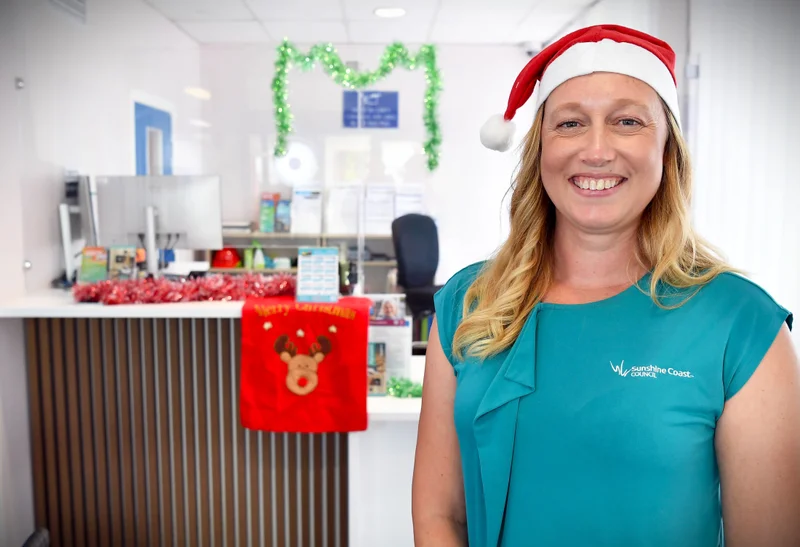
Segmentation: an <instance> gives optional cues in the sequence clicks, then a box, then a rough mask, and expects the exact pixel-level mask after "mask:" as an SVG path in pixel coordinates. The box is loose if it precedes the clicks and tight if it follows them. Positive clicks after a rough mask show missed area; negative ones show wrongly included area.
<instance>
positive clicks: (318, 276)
mask: <svg viewBox="0 0 800 547" xmlns="http://www.w3.org/2000/svg"><path fill="white" fill-rule="evenodd" d="M296 299H297V301H298V302H327V303H330V302H338V301H339V249H338V248H337V247H300V248H299V249H298V250H297V292H296Z"/></svg>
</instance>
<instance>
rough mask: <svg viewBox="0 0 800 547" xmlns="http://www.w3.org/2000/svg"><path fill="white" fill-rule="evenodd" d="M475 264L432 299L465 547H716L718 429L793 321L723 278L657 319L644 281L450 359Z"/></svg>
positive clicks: (550, 309) (551, 310) (758, 293)
mask: <svg viewBox="0 0 800 547" xmlns="http://www.w3.org/2000/svg"><path fill="white" fill-rule="evenodd" d="M481 266H482V264H474V265H472V266H469V267H467V268H465V269H464V270H462V271H460V272H459V273H457V274H456V275H455V276H453V277H452V278H451V279H450V281H449V282H448V283H447V284H446V285H445V286H444V287H443V288H442V289H440V291H439V292H438V293H437V294H436V296H435V305H436V317H437V324H438V329H439V336H440V339H441V344H442V348H443V349H444V353H445V355H446V356H447V357H448V359H449V360H450V362H451V363H452V364H453V368H454V372H455V375H456V377H457V389H456V397H455V409H454V420H455V427H456V431H457V434H458V440H459V445H460V451H461V464H462V470H463V476H464V492H465V498H466V507H467V528H468V535H469V545H470V547H497V546H502V547H506V546H507V547H525V546H529V545H530V546H537V547H539V546H541V547H550V546H552V547H571V546H588V545H591V546H593V547H594V546H609V547H611V546H614V547H619V546H636V547H644V546H650V547H675V546H680V547H695V546H696V547H715V546H718V545H722V543H723V538H722V526H721V509H720V496H719V486H720V485H719V472H718V469H717V463H716V454H715V449H714V430H715V426H716V422H717V420H718V419H719V417H720V416H721V414H722V410H723V407H724V405H725V401H726V400H728V399H729V398H730V397H732V396H733V395H735V394H736V392H738V391H739V390H740V389H741V388H742V386H743V385H744V384H745V383H746V382H747V380H748V379H749V378H750V376H751V375H752V374H753V372H754V371H755V369H756V367H757V366H758V364H759V363H760V362H761V360H762V358H763V357H764V354H765V353H766V351H767V349H768V348H769V347H770V345H771V344H772V342H773V340H774V339H775V337H776V335H777V333H778V331H779V329H780V327H781V326H782V324H783V323H784V322H786V323H787V324H788V325H789V327H790V328H791V326H792V315H791V314H790V313H789V312H788V311H787V310H786V309H784V308H783V307H781V306H780V305H778V304H777V303H776V302H775V301H774V300H773V299H772V298H771V297H770V296H769V295H768V294H767V293H766V292H765V291H764V290H762V289H761V288H760V287H758V286H757V285H755V284H754V283H752V282H750V281H748V280H746V279H744V278H742V277H740V276H737V275H734V274H723V275H720V276H718V277H717V278H716V279H715V280H714V281H712V282H710V283H709V284H707V285H706V286H704V287H703V288H702V289H700V291H699V292H698V293H697V294H696V295H694V296H693V297H692V298H691V299H690V300H688V302H686V303H685V304H683V305H682V306H681V307H679V308H677V309H674V310H665V309H662V308H659V307H657V306H656V305H655V304H654V303H653V301H652V299H651V298H650V296H649V295H648V294H646V292H647V287H648V283H649V279H648V276H645V278H643V279H642V280H640V283H639V287H637V286H632V287H630V288H629V289H627V290H625V291H624V292H622V293H620V294H618V295H616V296H613V297H611V298H608V299H606V300H602V301H599V302H593V303H589V304H579V305H562V304H550V303H542V304H539V305H538V306H536V308H535V309H534V310H533V312H532V313H531V314H530V316H529V317H528V319H527V321H526V323H525V325H524V327H523V330H522V332H521V333H520V335H519V337H518V339H517V340H516V342H515V343H514V344H513V346H511V347H510V348H509V349H507V350H506V351H504V352H502V353H500V354H498V355H496V356H494V357H491V358H489V359H486V360H483V361H479V360H477V359H475V358H473V357H467V358H466V360H465V361H464V362H460V361H458V360H456V358H455V357H454V356H453V355H452V340H453V333H454V332H455V329H456V327H457V326H458V324H459V322H460V321H461V312H462V305H463V298H464V294H465V292H466V290H467V289H468V288H469V286H470V285H471V284H472V282H473V281H474V279H475V277H476V275H477V274H478V273H479V271H480V268H481ZM640 287H641V288H642V289H644V292H643V291H642V290H640ZM659 292H661V291H659ZM662 294H663V293H662ZM673 294H675V291H673ZM684 297H685V295H684ZM681 300H683V298H681Z"/></svg>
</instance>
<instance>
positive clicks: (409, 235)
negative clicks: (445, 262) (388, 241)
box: [392, 213, 439, 289]
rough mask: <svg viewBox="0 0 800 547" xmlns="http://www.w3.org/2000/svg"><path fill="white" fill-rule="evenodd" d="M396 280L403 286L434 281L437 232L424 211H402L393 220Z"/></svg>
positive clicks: (422, 285)
mask: <svg viewBox="0 0 800 547" xmlns="http://www.w3.org/2000/svg"><path fill="white" fill-rule="evenodd" d="M392 241H393V243H394V253H395V256H396V257H397V283H398V284H399V285H401V286H402V287H403V288H405V289H414V288H418V287H427V286H430V285H433V280H434V278H435V276H436V269H437V268H438V267H439V232H438V230H437V229H436V223H435V222H434V221H433V219H432V218H431V217H429V216H427V215H420V214H416V213H412V214H408V215H403V216H401V217H398V218H396V219H394V222H392Z"/></svg>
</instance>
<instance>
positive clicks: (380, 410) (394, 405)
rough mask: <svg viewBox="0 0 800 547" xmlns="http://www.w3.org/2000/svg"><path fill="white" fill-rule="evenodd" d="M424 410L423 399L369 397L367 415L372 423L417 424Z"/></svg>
mask: <svg viewBox="0 0 800 547" xmlns="http://www.w3.org/2000/svg"><path fill="white" fill-rule="evenodd" d="M421 408H422V399H420V398H407V399H398V398H396V397H368V398H367V414H368V415H369V420H370V421H379V422H412V421H413V422H416V421H417V420H419V412H420V410H421Z"/></svg>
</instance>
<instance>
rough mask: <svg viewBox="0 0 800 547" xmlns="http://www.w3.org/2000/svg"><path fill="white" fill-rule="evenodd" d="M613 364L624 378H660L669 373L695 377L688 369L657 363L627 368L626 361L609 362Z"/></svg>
mask: <svg viewBox="0 0 800 547" xmlns="http://www.w3.org/2000/svg"><path fill="white" fill-rule="evenodd" d="M608 364H609V365H611V370H613V371H614V372H616V373H617V374H618V375H619V376H621V377H623V378H628V377H630V378H658V377H659V376H663V375H665V374H666V375H668V376H675V377H677V378H694V376H693V375H692V373H691V372H689V371H688V370H677V369H674V368H660V367H657V366H655V365H646V366H640V367H630V368H627V369H626V368H625V361H622V362H621V363H620V364H619V365H615V364H614V363H613V362H612V361H609V362H608Z"/></svg>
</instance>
